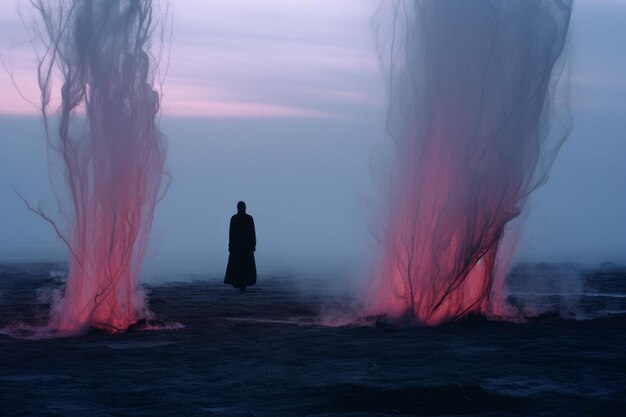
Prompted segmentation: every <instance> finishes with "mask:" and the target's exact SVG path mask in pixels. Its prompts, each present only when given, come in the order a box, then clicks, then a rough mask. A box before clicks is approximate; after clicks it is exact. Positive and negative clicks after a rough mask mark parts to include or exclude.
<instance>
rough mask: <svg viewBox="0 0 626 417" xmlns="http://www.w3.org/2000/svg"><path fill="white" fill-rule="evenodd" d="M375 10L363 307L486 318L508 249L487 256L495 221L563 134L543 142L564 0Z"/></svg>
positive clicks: (514, 208) (503, 222)
mask: <svg viewBox="0 0 626 417" xmlns="http://www.w3.org/2000/svg"><path fill="white" fill-rule="evenodd" d="M383 7H384V9H383V10H382V12H381V14H380V16H379V22H380V23H381V31H380V34H381V45H380V49H381V57H382V59H383V63H384V64H385V65H386V66H387V73H388V87H389V93H390V96H389V99H390V103H389V130H390V133H391V135H392V137H393V138H394V140H395V143H396V152H397V157H396V162H395V165H394V170H393V173H392V179H391V185H390V190H389V196H388V201H389V207H388V220H387V224H386V230H385V231H384V233H383V236H382V239H381V241H382V242H383V243H384V249H383V254H382V260H381V262H380V265H379V268H378V269H377V270H376V271H375V274H374V278H373V280H372V282H371V284H370V288H369V292H368V295H367V299H366V309H367V311H368V312H369V313H371V314H385V315H387V316H391V317H396V318H399V317H404V318H407V319H409V320H410V321H416V322H418V323H422V324H428V325H434V324H439V323H442V322H445V321H450V320H455V319H457V318H460V317H463V316H465V315H467V314H468V313H471V312H483V313H486V312H488V311H489V309H490V301H492V298H491V297H492V293H493V290H494V288H495V287H497V288H499V289H501V287H502V283H501V282H496V281H497V280H498V279H500V280H501V279H502V278H503V276H504V272H505V271H506V265H503V264H506V263H507V262H508V259H505V258H510V254H511V250H507V251H506V253H500V252H499V249H500V247H501V242H502V239H503V235H504V233H505V227H506V226H507V223H509V222H510V221H511V220H512V219H514V218H515V217H517V216H518V215H519V214H520V211H521V210H522V208H523V206H524V202H525V200H526V198H527V196H528V195H529V193H530V192H532V191H533V190H534V189H535V188H536V187H537V186H539V185H540V184H541V183H542V182H543V181H544V180H545V178H546V174H547V171H548V169H549V167H550V165H551V163H552V161H553V159H554V157H555V155H556V152H557V150H558V148H559V146H560V144H561V143H562V141H563V140H564V139H565V136H566V134H563V133H561V134H560V135H553V137H552V139H550V140H547V138H548V135H547V134H548V124H549V121H550V116H551V113H552V107H551V105H550V103H551V100H550V98H551V92H552V91H553V87H554V85H555V84H554V83H555V81H556V79H557V77H556V75H555V68H556V67H555V64H556V63H557V59H558V58H559V56H560V55H561V52H562V50H563V48H564V45H565V41H566V33H567V29H568V25H569V17H570V13H571V2H570V1H566V0H564V1H558V0H557V1H552V0H550V1H540V0H472V1H466V0H437V1H431V0H424V1H400V2H394V3H389V4H386V5H384V6H383ZM389 10H391V14H390V15H389V14H386V12H387V11H389ZM387 24H390V26H391V27H392V29H391V30H390V31H385V30H384V27H385V25H387ZM509 249H510V248H509ZM505 255H506V256H505ZM497 277H499V278H497ZM494 286H495V287H494Z"/></svg>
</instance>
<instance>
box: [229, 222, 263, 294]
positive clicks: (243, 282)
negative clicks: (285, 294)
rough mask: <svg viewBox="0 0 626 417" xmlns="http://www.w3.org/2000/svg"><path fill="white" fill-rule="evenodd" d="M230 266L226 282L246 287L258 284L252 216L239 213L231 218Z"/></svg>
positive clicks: (237, 286) (234, 285)
mask: <svg viewBox="0 0 626 417" xmlns="http://www.w3.org/2000/svg"><path fill="white" fill-rule="evenodd" d="M228 235H229V239H228V251H229V252H230V255H228V266H227V267H226V277H225V278H224V284H230V285H232V286H233V287H235V288H242V287H243V288H245V287H247V286H250V285H254V284H256V263H255V262H254V251H255V249H256V233H255V231H254V220H253V219H252V216H250V215H248V214H245V213H237V214H235V215H234V216H233V217H231V219H230V231H229V234H228Z"/></svg>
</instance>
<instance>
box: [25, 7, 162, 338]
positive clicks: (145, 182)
mask: <svg viewBox="0 0 626 417" xmlns="http://www.w3.org/2000/svg"><path fill="white" fill-rule="evenodd" d="M33 5H34V6H35V7H36V8H37V10H38V11H39V13H40V16H41V18H42V20H43V22H44V23H45V25H44V26H43V27H45V28H46V30H47V33H46V34H47V36H48V38H47V39H44V40H43V41H44V44H45V45H46V47H47V53H46V54H44V55H42V61H41V64H40V67H39V85H40V87H41V92H42V112H43V115H44V118H45V121H46V133H47V139H48V144H49V146H50V149H51V150H52V151H55V152H51V155H57V154H58V155H60V161H61V163H62V165H63V168H64V172H65V183H66V185H67V197H66V196H65V193H57V199H58V200H59V207H60V210H61V212H62V214H63V216H64V218H65V219H66V222H67V225H68V229H69V230H68V231H67V232H66V233H67V235H66V234H65V233H63V231H61V230H60V228H59V227H57V225H56V223H55V222H53V221H52V220H50V219H49V218H48V217H46V216H45V215H44V214H43V213H41V214H42V215H43V216H44V217H45V218H46V219H47V220H49V221H50V222H51V223H52V224H53V225H54V227H55V230H56V231H57V233H58V234H59V236H60V237H61V238H62V239H63V240H64V241H65V243H66V244H67V247H68V250H69V271H68V278H67V285H66V288H65V294H64V297H63V299H62V300H61V301H60V303H58V305H56V306H54V307H53V312H52V314H51V318H50V327H52V328H56V329H57V331H58V332H60V333H61V334H64V333H76V332H80V331H83V330H85V329H86V328H88V327H97V328H102V329H106V330H109V331H111V332H118V331H123V330H125V329H127V328H128V327H129V326H131V325H132V324H134V323H135V322H136V321H137V319H138V318H140V317H142V318H145V316H146V314H148V313H147V307H146V305H145V295H144V294H143V292H142V291H141V290H140V289H139V288H138V282H137V280H138V276H139V270H140V268H141V263H142V260H143V257H144V251H145V248H146V245H147V242H148V237H149V234H150V229H151V225H152V219H153V214H154V208H155V205H156V203H157V201H158V200H159V198H160V197H161V195H162V191H164V190H161V183H162V179H163V174H164V171H163V166H164V161H165V147H164V137H163V135H162V134H161V132H160V131H159V129H158V127H157V126H156V122H155V119H156V115H157V113H158V110H159V101H160V97H159V94H158V92H157V91H155V90H154V88H153V84H154V68H155V65H156V64H158V62H156V61H157V59H158V57H157V58H155V56H154V54H153V52H151V51H150V42H151V37H152V36H153V34H154V33H155V32H156V33H158V31H155V25H156V23H155V20H154V19H155V16H153V11H152V3H151V1H150V0H144V1H133V2H127V1H119V2H100V1H93V0H74V1H72V2H59V3H56V2H46V1H43V0H41V1H35V2H33ZM54 69H58V71H59V72H60V73H59V74H56V73H55V71H54ZM57 75H58V76H59V77H60V78H61V79H62V80H63V86H62V88H61V98H62V105H61V110H60V117H59V119H60V122H59V128H58V136H57V135H56V132H55V133H52V132H51V129H50V128H49V124H48V114H47V113H48V110H47V107H48V105H49V103H50V97H51V94H50V92H51V89H52V86H53V80H54V79H55V77H56V76H57Z"/></svg>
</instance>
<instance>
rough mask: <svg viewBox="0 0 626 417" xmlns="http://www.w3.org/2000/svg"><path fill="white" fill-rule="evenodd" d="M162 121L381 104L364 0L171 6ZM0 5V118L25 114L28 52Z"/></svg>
mask: <svg viewBox="0 0 626 417" xmlns="http://www.w3.org/2000/svg"><path fill="white" fill-rule="evenodd" d="M171 4H172V5H173V7H172V9H171V10H173V16H174V19H173V36H172V39H171V41H172V43H171V50H170V57H169V67H168V73H167V77H166V79H165V84H164V87H163V109H164V115H165V116H197V117H294V116H296V117H315V118H320V117H322V118H329V117H330V118H335V117H344V116H346V114H344V113H345V112H342V111H339V110H337V107H346V106H345V105H348V106H356V107H360V106H381V105H382V103H383V90H382V85H381V83H380V80H379V77H380V76H379V67H378V61H377V57H376V54H375V50H374V40H373V36H372V33H371V30H370V27H369V19H370V17H371V15H372V13H373V11H374V10H375V9H376V7H377V2H375V1H370V0H348V1H340V2H338V1H334V0H299V1H296V2H289V1H280V0H273V1H271V0H264V1H245V2H244V1H206V0H185V1H177V2H172V3H171ZM30 13H31V12H30V10H29V8H28V3H27V2H25V1H24V2H17V1H15V0H0V54H1V56H2V59H3V61H4V63H5V66H6V69H5V70H4V71H1V73H0V113H1V114H33V113H34V112H35V111H36V110H35V109H34V108H33V106H32V105H31V104H30V103H27V102H26V101H25V100H23V99H21V98H20V97H19V94H18V92H17V91H16V89H15V88H14V87H13V86H12V83H11V80H10V77H9V74H12V75H13V77H14V79H15V82H16V84H17V86H18V87H19V89H20V90H21V91H22V93H23V95H24V96H25V97H27V98H28V99H29V100H30V101H33V102H37V100H38V91H37V86H36V84H35V82H34V80H35V63H36V60H35V54H34V50H33V46H32V44H31V43H30V41H29V33H28V32H27V31H26V30H25V29H24V25H23V24H22V22H21V20H20V14H21V15H22V16H23V17H24V18H25V19H26V20H27V21H28V20H29V19H30V17H29V16H31V14H30Z"/></svg>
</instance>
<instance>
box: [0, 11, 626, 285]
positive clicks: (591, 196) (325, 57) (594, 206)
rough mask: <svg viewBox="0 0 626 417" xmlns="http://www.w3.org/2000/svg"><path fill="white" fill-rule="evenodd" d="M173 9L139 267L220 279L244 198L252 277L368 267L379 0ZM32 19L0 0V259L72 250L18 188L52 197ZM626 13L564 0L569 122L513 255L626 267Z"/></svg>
mask: <svg viewBox="0 0 626 417" xmlns="http://www.w3.org/2000/svg"><path fill="white" fill-rule="evenodd" d="M170 6H171V7H170V9H169V11H170V15H171V23H172V26H171V29H172V31H171V42H170V43H169V52H168V53H166V54H164V58H163V61H162V65H161V73H160V76H161V77H160V79H161V80H162V82H163V87H162V93H163V99H162V100H163V107H162V108H163V112H162V119H161V128H162V130H163V132H164V133H165V134H166V135H167V137H168V160H167V163H166V165H167V169H168V171H169V172H170V173H171V175H172V178H173V182H172V186H171V187H170V189H169V192H168V194H167V196H166V198H165V199H164V200H163V201H162V202H161V204H160V206H159V207H158V208H157V212H156V218H155V224H154V228H153V234H152V238H151V243H150V249H149V252H148V255H147V259H146V269H145V271H147V272H145V274H146V275H147V276H149V277H153V278H154V277H156V278H155V279H157V278H158V279H173V278H172V277H173V276H174V275H177V276H182V275H186V276H190V275H193V276H206V275H210V276H216V277H217V276H219V275H220V274H223V271H224V269H225V265H226V257H227V252H226V245H227V232H228V220H229V217H230V215H232V214H233V213H234V211H235V204H236V202H237V201H238V200H245V201H246V202H247V203H248V208H249V212H250V214H252V215H253V216H254V217H255V222H256V225H257V235H258V237H259V248H258V252H257V262H258V264H259V269H260V271H261V273H266V274H284V273H294V271H304V270H306V271H323V270H326V269H328V268H330V267H331V266H332V267H333V268H344V269H346V270H350V271H366V270H367V268H368V267H369V265H370V263H371V261H372V259H373V257H374V256H375V255H374V254H375V252H376V241H375V239H374V238H373V236H372V233H371V230H372V229H374V228H376V225H377V222H379V221H380V219H377V217H376V212H377V206H378V205H380V201H379V197H380V195H381V193H380V190H379V189H378V188H377V183H378V179H379V177H380V172H379V171H380V170H379V166H380V160H381V159H384V156H385V155H387V153H388V149H389V144H390V140H389V139H388V138H387V137H386V133H385V129H384V123H385V90H384V81H383V74H382V72H381V69H380V66H379V62H378V58H377V55H376V50H375V40H374V33H373V30H372V26H371V19H372V15H373V13H374V12H375V11H376V9H377V7H378V6H379V3H378V1H370V0H344V1H341V2H337V1H334V0H324V1H322V0H299V1H280V0H272V1H270V0H263V1H243V0H240V1H225V0H224V1H205V0H193V1H192V0H184V1H173V2H171V3H170ZM20 16H21V18H20ZM31 18H32V16H31V15H30V10H29V7H28V2H27V1H16V0H0V57H1V58H2V67H0V201H1V202H2V203H1V204H0V260H16V259H18V260H33V259H63V258H64V256H65V252H64V250H63V247H62V245H61V244H60V242H59V240H58V238H56V236H55V235H54V233H53V231H52V230H51V229H50V227H49V225H47V224H46V223H45V222H43V221H42V220H41V219H39V218H38V217H37V216H35V215H33V214H32V213H30V212H28V210H26V208H25V207H24V205H23V203H22V202H21V201H20V200H19V198H17V196H16V194H15V192H14V191H13V188H15V189H16V190H18V191H19V192H20V193H21V194H22V195H24V197H25V198H27V199H28V200H29V201H31V202H34V203H37V202H40V203H41V204H42V207H44V208H46V209H48V210H50V211H53V210H54V207H55V203H54V196H53V194H52V192H51V188H50V181H49V179H48V165H47V162H46V147H45V141H44V137H43V130H42V124H41V121H40V118H39V117H38V115H37V110H36V108H35V106H33V104H32V103H31V102H35V103H36V102H37V101H38V90H37V87H36V82H35V79H36V78H35V76H36V57H35V53H34V50H35V49H34V46H33V44H32V42H31V41H30V35H29V32H28V31H27V30H26V29H25V27H24V24H23V23H22V20H24V21H27V22H28V21H30V19H31ZM625 21H626V0H624V1H621V0H620V1H618V0H613V1H609V0H598V1H592V0H586V1H585V0H582V1H578V2H576V4H575V8H574V13H573V15H572V27H571V40H570V45H569V50H568V63H569V65H570V68H571V101H570V106H571V111H572V116H573V121H574V126H573V131H572V134H571V136H570V137H569V138H568V140H567V141H566V143H565V145H564V146H563V148H562V149H561V152H560V154H559V156H558V157H557V160H556V162H555V165H554V167H553V170H552V173H551V176H550V179H549V181H548V183H547V184H546V185H545V186H543V187H542V188H540V189H539V190H537V191H536V192H535V193H534V195H533V196H532V198H531V200H530V202H529V206H528V211H527V214H526V217H525V221H524V228H523V232H522V236H521V238H520V241H519V243H518V248H517V253H516V259H517V260H518V261H527V260H529V261H552V262H570V261H572V262H585V263H598V262H618V263H626V215H625V213H626V164H624V163H623V158H624V155H626V140H624V139H625V138H624V135H625V133H624V132H626V117H625V116H626V76H624V74H626V47H625V46H626V45H624V42H625V41H624V39H626V27H625V26H624V25H623V22H625ZM166 64H167V65H166ZM53 168H54V167H53Z"/></svg>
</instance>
